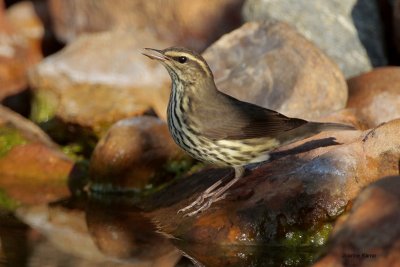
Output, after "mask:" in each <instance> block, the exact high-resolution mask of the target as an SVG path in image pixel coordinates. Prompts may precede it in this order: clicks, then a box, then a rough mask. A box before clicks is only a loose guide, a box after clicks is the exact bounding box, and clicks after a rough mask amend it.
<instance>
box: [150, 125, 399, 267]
mask: <svg viewBox="0 0 400 267" xmlns="http://www.w3.org/2000/svg"><path fill="white" fill-rule="evenodd" d="M399 131H400V120H394V121H390V122H388V123H386V124H383V125H381V126H379V127H377V128H375V129H372V130H368V131H365V132H359V131H342V132H324V133H321V134H319V135H316V136H314V137H312V138H309V139H306V140H303V141H300V142H297V143H294V144H292V145H290V146H286V147H282V148H281V149H280V150H279V151H276V152H275V153H273V154H272V159H271V160H270V161H269V162H265V163H262V164H260V165H259V166H253V167H252V168H251V169H248V171H247V173H246V174H245V176H244V177H243V178H242V179H241V180H240V181H239V182H238V183H237V184H236V185H235V186H233V187H232V188H231V189H230V191H229V195H228V196H227V197H226V198H225V199H223V200H220V201H218V202H216V203H213V204H212V206H211V207H210V208H209V209H208V210H206V211H205V212H203V213H200V214H198V215H196V216H194V217H184V216H183V215H182V214H177V211H178V210H179V209H181V208H183V207H185V206H187V205H188V204H189V203H191V202H192V201H193V200H194V199H195V198H196V197H198V195H199V193H200V192H203V191H204V190H205V189H206V188H207V187H209V186H210V185H211V184H213V183H214V182H216V181H217V180H218V179H222V178H223V177H226V176H227V175H229V174H230V176H232V173H233V172H232V170H228V169H214V170H213V169H211V170H204V171H202V172H198V173H195V174H193V175H192V176H190V177H186V178H185V179H182V180H180V181H179V182H177V183H175V184H172V185H171V186H170V187H168V188H166V189H165V191H164V192H162V193H160V194H156V195H154V196H153V197H152V198H150V199H149V200H148V201H147V202H146V203H143V204H142V207H143V208H144V209H145V210H146V211H147V212H146V213H145V215H146V216H148V217H150V218H151V219H152V220H153V221H154V222H156V223H157V222H158V227H159V231H160V232H162V233H164V234H166V235H168V236H171V237H173V238H176V239H178V240H181V241H183V242H184V243H186V244H190V243H191V242H193V243H202V244H214V245H217V246H221V245H261V244H262V245H272V246H273V245H284V246H285V247H289V248H290V247H299V246H311V247H318V246H321V245H323V244H324V243H325V242H326V239H327V235H328V234H329V232H330V228H331V223H332V222H333V221H334V219H335V218H338V217H339V216H340V215H341V214H343V212H344V211H345V210H346V209H348V207H349V206H350V205H351V203H352V201H353V199H355V198H356V196H357V195H358V193H359V192H360V190H361V189H362V188H363V187H365V186H367V185H368V184H370V183H372V182H374V181H377V180H379V179H380V178H381V177H383V176H388V175H396V174H398V171H399V160H400V139H399V138H398V133H399ZM249 168H250V166H249ZM174 214H176V215H174ZM257 248H258V247H257V246H255V248H254V249H253V250H251V251H250V252H249V253H250V254H251V253H256V251H255V250H257ZM181 249H184V248H182V247H181ZM188 251H189V250H185V252H188ZM189 255H190V254H189ZM203 256H204V257H205V258H207V255H203ZM237 257H241V258H243V259H245V258H246V255H241V256H237ZM205 258H202V259H200V262H202V263H203V264H205V265H206V266H207V264H206V263H205V262H204V261H202V260H204V259H205ZM278 266H279V265H278Z"/></svg>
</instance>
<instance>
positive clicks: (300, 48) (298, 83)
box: [203, 21, 347, 119]
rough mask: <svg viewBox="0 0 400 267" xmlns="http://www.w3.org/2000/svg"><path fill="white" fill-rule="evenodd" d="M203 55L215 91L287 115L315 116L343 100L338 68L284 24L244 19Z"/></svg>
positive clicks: (344, 91)
mask: <svg viewBox="0 0 400 267" xmlns="http://www.w3.org/2000/svg"><path fill="white" fill-rule="evenodd" d="M203 56H204V58H205V59H206V60H207V61H208V63H209V64H210V68H211V69H212V70H213V71H214V76H215V80H216V84H217V87H218V89H220V90H221V91H223V92H225V93H227V94H230V95H232V96H234V97H236V98H238V99H241V100H244V101H247V102H251V103H254V104H257V105H260V106H263V107H266V108H270V109H273V110H277V111H279V112H281V113H283V114H285V115H287V116H290V117H301V118H308V119H309V118H317V117H320V116H322V115H325V114H328V113H330V112H332V111H336V110H339V109H341V108H343V107H344V106H345V103H346V101H347V88H346V83H345V80H344V78H343V75H342V73H341V72H340V70H339V69H338V68H337V66H336V65H335V64H334V63H333V62H332V61H331V60H330V59H328V58H327V57H326V56H325V55H324V54H323V53H322V52H321V51H320V50H319V49H318V48H316V47H315V46H314V45H313V44H312V43H310V42H309V41H308V40H306V39H305V38H304V37H302V36H301V35H300V34H299V33H297V32H296V31H295V30H294V29H293V28H291V27H290V26H289V25H287V24H285V23H282V22H278V21H268V22H263V23H258V22H250V23H246V24H245V25H243V26H242V27H241V28H239V29H237V30H235V31H233V32H231V33H229V34H227V35H224V36H223V37H222V38H221V39H219V40H218V41H217V42H215V43H214V44H213V45H212V46H211V47H209V48H208V49H207V50H206V51H205V52H204V53H203Z"/></svg>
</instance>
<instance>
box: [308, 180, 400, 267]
mask: <svg viewBox="0 0 400 267" xmlns="http://www.w3.org/2000/svg"><path fill="white" fill-rule="evenodd" d="M399 206H400V176H392V177H386V178H384V179H381V180H379V181H377V182H375V183H373V184H371V185H369V186H368V187H367V188H365V189H364V190H363V191H362V192H361V194H360V195H359V196H358V197H357V200H356V201H355V203H354V206H353V208H352V209H351V211H350V213H349V215H348V216H347V217H345V218H344V220H343V221H342V222H341V223H339V224H337V225H336V226H335V228H334V229H333V232H332V236H331V240H330V244H329V247H328V249H327V252H326V254H325V255H324V256H323V257H322V259H320V260H319V261H318V262H317V263H316V264H315V265H313V266H315V267H319V266H321V267H322V266H338V267H339V266H377V267H384V266H396V265H398V264H399V262H400V254H399V248H400V212H399Z"/></svg>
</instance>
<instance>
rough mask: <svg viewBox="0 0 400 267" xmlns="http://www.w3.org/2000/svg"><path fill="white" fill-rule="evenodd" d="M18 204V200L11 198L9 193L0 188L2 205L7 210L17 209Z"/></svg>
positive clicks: (0, 202)
mask: <svg viewBox="0 0 400 267" xmlns="http://www.w3.org/2000/svg"><path fill="white" fill-rule="evenodd" d="M18 206H19V204H18V202H17V201H16V200H14V199H12V198H10V197H9V196H8V195H7V193H6V192H5V191H4V190H3V189H1V188H0V207H1V208H4V209H6V210H15V209H16V208H17V207H18Z"/></svg>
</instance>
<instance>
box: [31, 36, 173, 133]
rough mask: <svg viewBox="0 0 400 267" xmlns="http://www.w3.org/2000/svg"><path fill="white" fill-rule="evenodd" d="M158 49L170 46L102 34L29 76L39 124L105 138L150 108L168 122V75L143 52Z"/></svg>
mask: <svg viewBox="0 0 400 267" xmlns="http://www.w3.org/2000/svg"><path fill="white" fill-rule="evenodd" d="M116 40H117V41H116ZM156 44H158V45H159V46H161V47H163V46H167V45H165V44H163V43H162V42H160V41H159V40H155V39H152V38H151V37H149V36H139V35H138V34H136V35H134V34H133V33H127V32H123V31H119V32H103V33H97V34H91V35H86V36H82V37H80V38H78V39H77V40H76V41H74V42H73V43H71V44H70V45H68V46H67V47H66V48H65V49H63V50H62V51H60V52H59V53H57V54H54V55H52V56H50V57H47V58H46V59H45V60H43V61H42V62H41V63H40V64H39V65H38V66H37V67H36V68H35V69H34V70H33V71H32V72H31V75H30V84H31V85H32V87H33V88H34V94H35V101H34V104H33V110H32V113H33V114H32V117H33V119H34V121H36V122H39V123H40V122H41V123H46V122H51V121H52V120H54V119H56V120H59V121H61V122H62V123H63V124H64V126H65V125H75V126H76V128H80V129H84V131H86V132H89V133H94V134H96V135H97V136H101V134H103V133H104V132H105V131H106V130H107V129H108V127H109V126H111V125H112V124H113V123H114V122H116V121H118V120H120V119H123V118H126V117H133V116H138V115H142V114H144V113H146V112H147V111H148V110H149V109H150V108H153V109H155V110H156V112H157V113H158V114H160V116H161V117H165V115H164V114H165V111H166V105H167V101H168V96H169V90H168V89H167V88H168V87H169V77H168V74H167V72H166V71H165V69H164V68H163V66H161V65H160V64H157V62H153V61H151V60H148V59H146V57H144V56H143V55H141V54H140V51H139V50H138V49H139V48H143V47H146V46H150V47H154V46H156ZM58 128H59V127H58ZM64 135H65V134H64Z"/></svg>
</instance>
